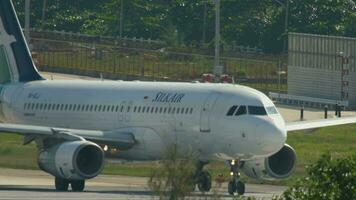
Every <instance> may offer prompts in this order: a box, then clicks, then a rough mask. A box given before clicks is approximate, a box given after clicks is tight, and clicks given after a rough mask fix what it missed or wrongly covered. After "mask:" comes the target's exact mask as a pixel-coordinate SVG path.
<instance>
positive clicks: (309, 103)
mask: <svg viewBox="0 0 356 200" xmlns="http://www.w3.org/2000/svg"><path fill="white" fill-rule="evenodd" d="M269 97H270V98H271V99H272V100H273V101H276V102H277V103H281V104H287V105H299V106H306V107H318V108H325V106H327V107H328V108H330V109H331V108H335V107H342V108H346V109H347V108H348V107H349V102H348V101H340V100H333V99H322V98H314V97H307V96H297V95H290V94H281V93H274V92H270V93H269Z"/></svg>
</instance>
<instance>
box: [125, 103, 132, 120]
mask: <svg viewBox="0 0 356 200" xmlns="http://www.w3.org/2000/svg"><path fill="white" fill-rule="evenodd" d="M132 105H133V102H132V101H129V102H128V103H127V104H126V108H125V122H129V121H131V115H130V113H131V110H132V109H133V108H132Z"/></svg>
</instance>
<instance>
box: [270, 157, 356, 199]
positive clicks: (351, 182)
mask: <svg viewBox="0 0 356 200" xmlns="http://www.w3.org/2000/svg"><path fill="white" fill-rule="evenodd" d="M294 199H295V200H296V199H298V200H318V199H335V200H337V199H340V200H344V199H356V154H354V155H353V156H348V157H344V158H337V159H333V158H332V157H331V156H330V154H325V155H323V156H322V157H321V158H320V159H319V160H318V161H317V162H316V163H315V164H312V165H311V166H309V167H307V176H306V177H305V178H303V179H300V180H299V181H298V182H297V183H296V184H295V185H294V186H292V187H290V188H289V189H288V190H286V191H285V192H284V193H283V194H282V196H281V197H277V198H275V200H294Z"/></svg>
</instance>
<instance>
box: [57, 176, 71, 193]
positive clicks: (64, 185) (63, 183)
mask: <svg viewBox="0 0 356 200" xmlns="http://www.w3.org/2000/svg"><path fill="white" fill-rule="evenodd" d="M54 183H55V186H56V190H57V191H68V186H69V181H68V180H66V179H63V178H58V177H56V178H55V181H54Z"/></svg>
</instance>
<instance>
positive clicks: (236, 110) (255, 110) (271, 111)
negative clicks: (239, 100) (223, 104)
mask: <svg viewBox="0 0 356 200" xmlns="http://www.w3.org/2000/svg"><path fill="white" fill-rule="evenodd" d="M275 114H278V111H277V109H276V108H275V107H274V106H268V107H263V106H252V105H233V106H231V107H230V108H229V110H228V111H227V113H226V116H241V115H260V116H261V115H262V116H263V115H275Z"/></svg>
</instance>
